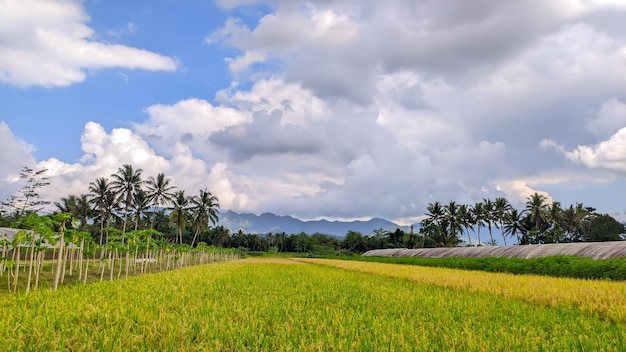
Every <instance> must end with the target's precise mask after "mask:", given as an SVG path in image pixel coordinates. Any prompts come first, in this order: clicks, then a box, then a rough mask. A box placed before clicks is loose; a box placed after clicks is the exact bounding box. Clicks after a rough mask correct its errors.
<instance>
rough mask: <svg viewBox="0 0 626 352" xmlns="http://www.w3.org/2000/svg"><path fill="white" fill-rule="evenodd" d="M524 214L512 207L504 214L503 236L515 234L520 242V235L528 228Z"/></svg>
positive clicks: (518, 242)
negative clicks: (525, 225) (525, 224)
mask: <svg viewBox="0 0 626 352" xmlns="http://www.w3.org/2000/svg"><path fill="white" fill-rule="evenodd" d="M523 216H524V214H523V213H522V212H518V211H517V209H515V208H511V209H510V210H509V211H508V212H507V213H506V214H505V215H504V227H503V229H502V237H505V236H506V235H509V236H511V238H512V237H513V236H515V237H516V238H517V244H520V238H519V235H520V234H523V233H524V231H525V230H526V229H525V228H524V218H523Z"/></svg>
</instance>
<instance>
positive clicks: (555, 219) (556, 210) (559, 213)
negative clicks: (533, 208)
mask: <svg viewBox="0 0 626 352" xmlns="http://www.w3.org/2000/svg"><path fill="white" fill-rule="evenodd" d="M547 209H548V211H547V214H546V222H547V223H548V224H549V225H550V226H552V228H559V227H561V223H562V218H563V209H562V208H561V202H557V201H553V202H552V204H550V205H549V206H548V207H547Z"/></svg>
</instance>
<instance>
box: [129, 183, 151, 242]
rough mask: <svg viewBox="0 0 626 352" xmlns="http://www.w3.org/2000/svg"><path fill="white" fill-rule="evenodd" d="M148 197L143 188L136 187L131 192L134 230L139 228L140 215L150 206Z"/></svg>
mask: <svg viewBox="0 0 626 352" xmlns="http://www.w3.org/2000/svg"><path fill="white" fill-rule="evenodd" d="M150 203H151V201H150V199H149V198H148V194H147V193H146V192H145V191H144V190H143V189H141V188H140V189H138V190H137V191H136V192H135V194H133V211H134V212H135V231H137V230H138V229H139V220H141V215H142V214H143V213H144V212H145V211H146V210H148V208H149V207H150Z"/></svg>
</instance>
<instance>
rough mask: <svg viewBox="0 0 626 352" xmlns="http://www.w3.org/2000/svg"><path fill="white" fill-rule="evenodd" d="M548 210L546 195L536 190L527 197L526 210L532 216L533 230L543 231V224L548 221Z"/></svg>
mask: <svg viewBox="0 0 626 352" xmlns="http://www.w3.org/2000/svg"><path fill="white" fill-rule="evenodd" d="M547 210H548V205H547V204H546V196H544V195H543V194H539V193H537V192H535V193H534V194H533V195H531V196H529V197H527V198H526V208H525V210H524V211H525V212H526V213H527V215H528V217H529V218H530V222H531V223H532V226H533V230H536V231H541V230H542V226H543V225H545V223H546V222H547V213H548V212H547Z"/></svg>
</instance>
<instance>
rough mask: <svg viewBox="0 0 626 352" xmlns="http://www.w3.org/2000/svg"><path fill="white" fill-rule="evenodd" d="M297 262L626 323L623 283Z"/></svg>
mask: <svg viewBox="0 0 626 352" xmlns="http://www.w3.org/2000/svg"><path fill="white" fill-rule="evenodd" d="M297 260H298V261H302V262H306V263H315V264H321V265H325V266H331V267H336V268H341V269H347V270H351V271H356V272H363V273H371V274H376V275H382V276H387V277H392V278H398V279H405V280H409V281H412V282H417V283H421V284H428V285H436V286H442V287H447V288H451V289H457V290H463V291H470V292H484V293H489V294H492V295H495V296H498V297H502V298H506V299H518V300H522V301H526V302H530V303H534V304H539V305H542V306H546V307H568V306H575V307H578V309H579V310H580V311H581V312H584V313H586V314H590V315H597V316H599V317H601V318H603V319H608V320H610V321H615V322H620V323H626V285H625V284H624V283H621V282H612V281H599V280H579V279H569V278H552V277H545V276H537V275H511V274H501V273H487V272H481V271H468V270H458V269H448V268H432V267H421V266H416V265H401V264H386V263H371V262H362V261H346V260H332V259H308V258H299V259H297Z"/></svg>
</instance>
